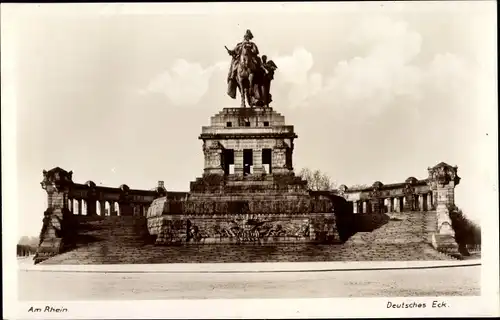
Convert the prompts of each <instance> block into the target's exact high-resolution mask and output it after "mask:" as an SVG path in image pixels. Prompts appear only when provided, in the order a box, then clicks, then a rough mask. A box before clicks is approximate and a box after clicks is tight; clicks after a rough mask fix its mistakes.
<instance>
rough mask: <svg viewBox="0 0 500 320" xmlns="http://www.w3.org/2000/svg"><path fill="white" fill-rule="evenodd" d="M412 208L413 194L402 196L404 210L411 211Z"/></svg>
mask: <svg viewBox="0 0 500 320" xmlns="http://www.w3.org/2000/svg"><path fill="white" fill-rule="evenodd" d="M412 210H413V195H406V196H405V197H404V211H405V212H408V211H412Z"/></svg>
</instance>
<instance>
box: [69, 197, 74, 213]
mask: <svg viewBox="0 0 500 320" xmlns="http://www.w3.org/2000/svg"><path fill="white" fill-rule="evenodd" d="M73 201H74V199H73V198H70V199H69V200H68V209H69V212H71V214H74V211H75V210H74V207H75V206H74V204H73Z"/></svg>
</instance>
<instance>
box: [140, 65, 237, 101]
mask: <svg viewBox="0 0 500 320" xmlns="http://www.w3.org/2000/svg"><path fill="white" fill-rule="evenodd" d="M228 67H229V62H225V61H222V62H217V63H215V64H213V65H211V66H209V67H207V68H203V67H202V66H201V65H200V64H199V63H193V62H189V61H186V60H184V59H178V60H176V61H175V62H174V63H173V64H172V66H171V68H169V70H167V71H165V72H163V73H162V74H160V75H158V76H156V77H155V78H154V79H153V80H151V82H150V83H149V85H148V86H147V88H146V89H145V90H141V91H140V93H141V94H147V93H161V94H164V95H165V96H166V97H167V98H168V99H169V100H170V101H171V102H172V103H173V104H174V105H176V106H191V105H195V104H197V103H198V102H199V101H200V100H201V98H202V97H203V96H204V95H205V94H206V93H207V92H208V89H209V85H210V79H211V77H212V75H213V74H214V72H215V71H221V70H224V69H227V68H228Z"/></svg>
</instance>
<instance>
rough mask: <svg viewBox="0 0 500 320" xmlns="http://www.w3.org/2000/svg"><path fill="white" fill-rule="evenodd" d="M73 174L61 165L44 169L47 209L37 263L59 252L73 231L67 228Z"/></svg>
mask: <svg viewBox="0 0 500 320" xmlns="http://www.w3.org/2000/svg"><path fill="white" fill-rule="evenodd" d="M72 175H73V172H72V171H69V172H67V171H65V170H63V169H61V168H59V167H56V168H54V169H52V170H49V171H45V170H44V171H43V181H42V182H41V183H40V184H41V186H42V188H43V189H44V190H45V191H46V192H47V210H45V212H44V217H43V223H42V230H41V232H40V242H39V246H38V249H37V253H36V255H35V258H34V260H35V263H39V262H41V261H43V260H46V259H48V258H49V257H51V256H54V255H56V254H58V253H59V252H60V250H61V248H62V244H63V240H64V238H65V236H66V235H68V234H70V233H71V230H67V225H68V223H67V219H72V214H71V211H70V210H69V201H68V200H69V192H70V190H71V188H72V186H73V181H72Z"/></svg>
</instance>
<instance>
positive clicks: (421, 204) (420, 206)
mask: <svg viewBox="0 0 500 320" xmlns="http://www.w3.org/2000/svg"><path fill="white" fill-rule="evenodd" d="M418 209H419V210H420V211H424V195H423V194H420V195H418Z"/></svg>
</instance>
